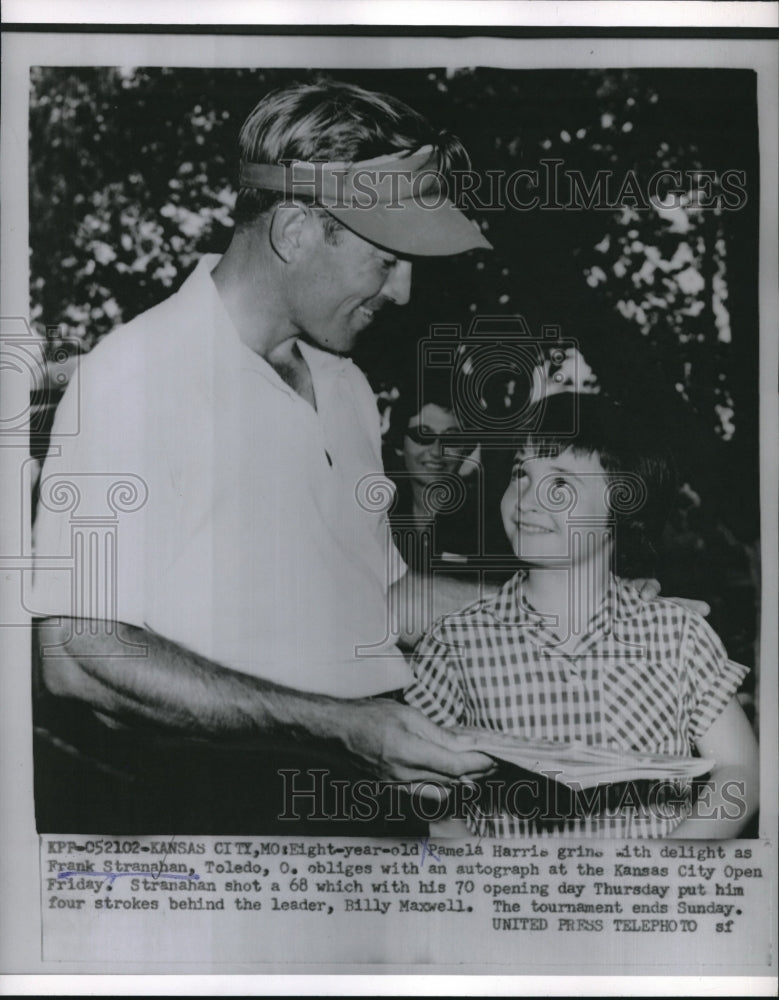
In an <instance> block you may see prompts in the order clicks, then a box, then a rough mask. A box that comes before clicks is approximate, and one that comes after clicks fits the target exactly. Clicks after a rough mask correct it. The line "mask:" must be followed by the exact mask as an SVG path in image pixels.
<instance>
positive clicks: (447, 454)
mask: <svg viewBox="0 0 779 1000" xmlns="http://www.w3.org/2000/svg"><path fill="white" fill-rule="evenodd" d="M459 430H460V424H459V422H458V420H457V417H456V416H455V415H454V413H452V411H451V410H446V409H444V408H443V407H442V406H438V405H437V404H436V403H425V405H424V406H423V407H422V409H421V410H420V411H419V413H416V414H414V416H413V417H411V419H410V420H409V422H408V429H407V430H406V433H405V435H404V437H403V462H404V464H405V466H406V469H407V471H408V472H410V473H411V475H412V477H413V478H414V479H415V480H416V481H417V482H420V483H425V484H427V483H430V482H431V480H434V479H435V478H436V476H440V475H441V474H442V473H449V472H454V470H455V469H456V468H457V467H458V466H459V465H460V464H461V462H462V449H453V448H451V447H449V446H448V445H447V444H446V437H447V435H450V434H456V433H457V432H458V431H459Z"/></svg>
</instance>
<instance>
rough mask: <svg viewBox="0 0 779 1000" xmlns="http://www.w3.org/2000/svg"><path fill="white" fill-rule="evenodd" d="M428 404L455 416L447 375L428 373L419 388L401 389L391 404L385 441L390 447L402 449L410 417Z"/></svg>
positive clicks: (415, 386) (414, 386)
mask: <svg viewBox="0 0 779 1000" xmlns="http://www.w3.org/2000/svg"><path fill="white" fill-rule="evenodd" d="M428 403H432V404H433V405H435V406H439V407H440V408H441V409H442V410H446V411H447V412H449V413H453V414H454V415H455V416H456V415H457V410H456V409H455V406H454V402H453V400H452V387H451V378H450V376H449V374H442V375H439V374H438V373H435V374H433V373H428V374H427V375H426V376H425V377H424V379H423V382H422V385H421V386H419V387H418V386H417V385H413V386H409V387H405V388H403V389H401V391H400V395H399V396H398V398H397V399H396V400H394V402H393V403H392V408H391V410H390V418H389V426H388V428H387V433H386V435H385V440H386V443H387V444H388V445H390V447H393V448H402V447H403V438H404V436H405V433H406V430H407V428H408V425H409V421H410V420H411V418H412V417H415V416H417V414H419V413H420V412H421V410H422V408H423V407H425V406H427V404H428Z"/></svg>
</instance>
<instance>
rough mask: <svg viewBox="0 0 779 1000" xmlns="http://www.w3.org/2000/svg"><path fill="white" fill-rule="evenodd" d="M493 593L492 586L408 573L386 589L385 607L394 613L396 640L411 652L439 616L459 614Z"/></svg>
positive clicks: (493, 586)
mask: <svg viewBox="0 0 779 1000" xmlns="http://www.w3.org/2000/svg"><path fill="white" fill-rule="evenodd" d="M496 590H497V586H496V585H495V584H493V583H485V582H484V581H482V582H481V583H476V582H474V581H471V580H458V579H455V578H454V577H451V576H446V574H444V573H436V574H423V573H419V572H417V571H415V570H409V571H408V572H407V573H405V574H404V575H403V576H402V577H401V578H400V579H399V580H396V581H395V582H394V583H393V584H392V586H391V587H390V594H389V607H390V608H391V609H395V610H396V618H395V621H396V624H397V632H396V641H397V642H398V644H399V645H400V646H402V647H403V648H404V649H413V648H414V646H416V644H417V643H418V642H419V640H420V639H421V638H422V636H423V635H424V633H425V632H426V631H427V629H429V628H430V626H431V625H432V624H433V622H434V621H435V620H436V619H437V618H440V617H441V615H448V614H452V613H453V612H455V611H460V610H461V609H462V608H464V607H465V606H466V605H467V604H471V603H472V602H473V601H477V600H480V599H481V598H482V597H489V596H491V595H492V594H494V593H495V592H496Z"/></svg>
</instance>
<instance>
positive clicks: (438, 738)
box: [339, 698, 494, 786]
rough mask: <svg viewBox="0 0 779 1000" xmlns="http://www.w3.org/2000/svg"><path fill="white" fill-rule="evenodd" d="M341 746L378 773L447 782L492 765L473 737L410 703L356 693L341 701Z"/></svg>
mask: <svg viewBox="0 0 779 1000" xmlns="http://www.w3.org/2000/svg"><path fill="white" fill-rule="evenodd" d="M339 710H340V714H341V719H342V724H343V728H342V731H341V736H340V740H341V742H342V743H343V745H344V747H345V748H346V749H347V750H348V751H349V752H350V753H351V754H353V755H354V756H355V757H358V758H359V759H360V761H361V763H362V764H363V765H364V766H365V767H366V768H367V769H368V770H369V771H370V772H371V774H374V775H376V776H377V777H378V778H381V779H384V780H389V781H407V782H411V783H413V782H424V781H432V782H437V783H439V784H441V785H444V786H448V785H451V784H453V783H454V782H456V781H462V780H469V779H472V778H475V777H478V776H481V775H483V774H486V773H487V772H488V771H490V770H491V769H492V768H493V766H494V763H493V760H492V758H491V757H488V756H487V755H486V754H483V753H478V752H476V751H475V750H473V749H472V747H473V746H474V743H475V741H476V737H475V736H474V735H471V734H470V733H468V732H462V731H455V730H448V729H444V728H442V727H441V726H437V725H436V724H435V723H433V722H431V721H430V720H429V719H427V718H425V716H424V715H423V714H422V713H421V712H420V711H418V710H417V709H416V708H411V707H410V706H408V705H401V704H398V702H395V701H391V700H389V699H383V698H376V699H360V700H359V701H351V702H344V703H343V704H342V705H341V706H340V709H339Z"/></svg>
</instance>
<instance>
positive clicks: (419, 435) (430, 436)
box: [405, 424, 460, 445]
mask: <svg viewBox="0 0 779 1000" xmlns="http://www.w3.org/2000/svg"><path fill="white" fill-rule="evenodd" d="M405 435H406V437H407V438H410V440H412V441H413V442H414V444H438V442H439V441H440V442H441V444H443V445H455V444H457V438H458V436H459V435H460V431H459V430H458V429H456V428H452V429H451V430H447V431H434V430H433V428H432V427H426V426H425V425H424V424H421V425H419V426H417V427H407V428H406V430H405Z"/></svg>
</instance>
